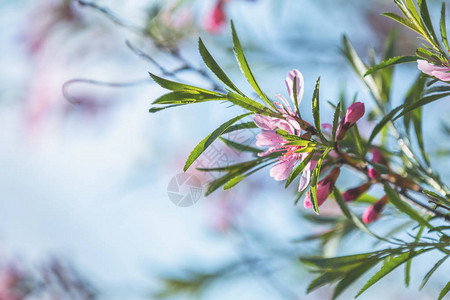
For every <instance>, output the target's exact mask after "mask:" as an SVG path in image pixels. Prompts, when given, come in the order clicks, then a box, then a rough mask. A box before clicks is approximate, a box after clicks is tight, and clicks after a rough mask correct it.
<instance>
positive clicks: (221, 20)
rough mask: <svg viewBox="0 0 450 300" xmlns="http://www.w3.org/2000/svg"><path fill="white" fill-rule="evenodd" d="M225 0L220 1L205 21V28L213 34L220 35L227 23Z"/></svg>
mask: <svg viewBox="0 0 450 300" xmlns="http://www.w3.org/2000/svg"><path fill="white" fill-rule="evenodd" d="M225 2H226V1H225V0H218V1H217V2H216V4H215V5H214V8H213V9H212V11H211V12H210V13H209V15H208V16H207V18H206V19H205V23H204V28H205V30H206V31H208V32H209V33H212V34H218V33H219V32H220V31H221V30H222V28H223V26H224V25H225V23H226V20H227V19H226V15H225Z"/></svg>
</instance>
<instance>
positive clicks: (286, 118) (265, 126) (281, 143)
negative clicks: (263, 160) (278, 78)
mask: <svg viewBox="0 0 450 300" xmlns="http://www.w3.org/2000/svg"><path fill="white" fill-rule="evenodd" d="M294 80H296V82H297V83H296V90H294ZM285 82H286V87H287V89H288V92H289V95H290V97H291V100H292V102H294V101H295V97H294V95H297V105H298V104H300V101H301V99H302V97H303V85H304V83H303V76H302V74H301V73H300V71H298V70H292V71H290V72H288V74H287V77H286V81H285ZM277 97H278V98H279V99H280V100H281V103H277V102H275V103H274V104H275V106H276V107H277V110H278V112H279V113H280V114H281V115H282V116H283V118H280V119H279V118H274V117H268V116H264V115H255V116H254V117H253V121H254V122H255V124H256V125H257V126H258V127H259V128H261V129H262V130H263V132H262V133H260V134H258V135H257V136H256V145H257V146H259V147H269V149H268V150H266V151H264V152H262V153H259V154H258V155H259V156H266V155H269V154H270V153H273V152H276V151H281V152H284V153H283V155H282V156H281V157H280V158H279V159H278V160H279V163H278V164H276V165H275V166H273V167H272V168H271V170H270V176H271V177H273V178H274V179H275V180H284V179H286V178H288V177H289V174H290V173H291V172H292V169H293V168H294V166H295V165H296V164H297V163H298V162H299V161H300V160H302V159H304V158H305V157H306V156H308V154H309V153H308V152H298V151H299V150H301V149H302V148H304V147H303V146H298V145H289V141H287V140H286V139H284V138H283V137H282V136H281V135H279V134H277V133H276V131H275V130H276V129H281V130H284V131H286V132H287V133H289V134H291V135H297V136H301V135H302V132H301V128H300V124H299V122H298V121H297V108H296V107H295V105H294V108H292V107H291V105H290V104H289V102H288V101H287V100H286V98H284V97H283V96H281V95H279V96H277ZM314 167H315V163H314V162H313V161H310V162H309V163H308V164H307V166H306V167H305V172H304V173H303V174H302V176H301V178H300V184H299V190H304V189H305V188H306V186H307V185H308V184H309V181H310V177H311V171H312V170H313V169H314Z"/></svg>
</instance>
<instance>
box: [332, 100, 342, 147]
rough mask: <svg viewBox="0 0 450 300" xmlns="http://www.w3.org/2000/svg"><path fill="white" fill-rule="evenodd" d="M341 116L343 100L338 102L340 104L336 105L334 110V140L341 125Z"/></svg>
mask: <svg viewBox="0 0 450 300" xmlns="http://www.w3.org/2000/svg"><path fill="white" fill-rule="evenodd" d="M340 116H341V102H339V103H338V105H337V106H336V110H335V111H334V116H333V131H332V133H333V141H335V140H336V131H337V128H338V126H339V117H340Z"/></svg>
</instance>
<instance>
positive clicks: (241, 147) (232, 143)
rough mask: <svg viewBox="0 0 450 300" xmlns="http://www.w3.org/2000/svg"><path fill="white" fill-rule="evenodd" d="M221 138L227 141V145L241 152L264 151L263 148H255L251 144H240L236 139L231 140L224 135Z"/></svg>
mask: <svg viewBox="0 0 450 300" xmlns="http://www.w3.org/2000/svg"><path fill="white" fill-rule="evenodd" d="M220 139H221V140H222V142H224V143H225V145H227V146H228V147H230V148H232V149H235V150H237V151H239V152H253V153H260V152H262V150H261V149H257V148H253V147H251V146H249V145H244V144H240V143H237V142H235V141H231V140H228V139H225V138H223V137H220Z"/></svg>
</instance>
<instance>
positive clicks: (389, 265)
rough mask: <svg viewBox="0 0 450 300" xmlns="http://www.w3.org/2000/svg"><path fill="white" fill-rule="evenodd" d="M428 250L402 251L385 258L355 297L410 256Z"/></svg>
mask: <svg viewBox="0 0 450 300" xmlns="http://www.w3.org/2000/svg"><path fill="white" fill-rule="evenodd" d="M429 250H431V248H429V249H422V250H419V251H417V252H416V251H408V252H405V253H402V254H400V255H398V256H396V257H393V256H389V259H387V260H386V262H385V263H384V264H383V266H382V267H381V269H380V270H379V271H378V272H377V273H376V274H375V275H374V276H372V278H370V279H369V281H367V283H366V284H365V285H364V286H363V287H362V289H361V290H360V291H359V292H358V294H357V295H356V296H355V298H356V297H358V296H360V295H361V294H362V293H363V292H364V291H365V290H367V289H368V288H369V287H371V286H372V285H374V284H375V283H376V282H378V281H379V280H380V279H381V278H383V277H384V276H386V275H387V274H389V273H390V272H392V271H393V270H394V269H396V268H397V267H398V266H400V265H401V264H403V263H405V262H407V261H408V260H410V259H411V258H413V257H415V256H417V255H419V254H422V253H423V252H426V251H429Z"/></svg>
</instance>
